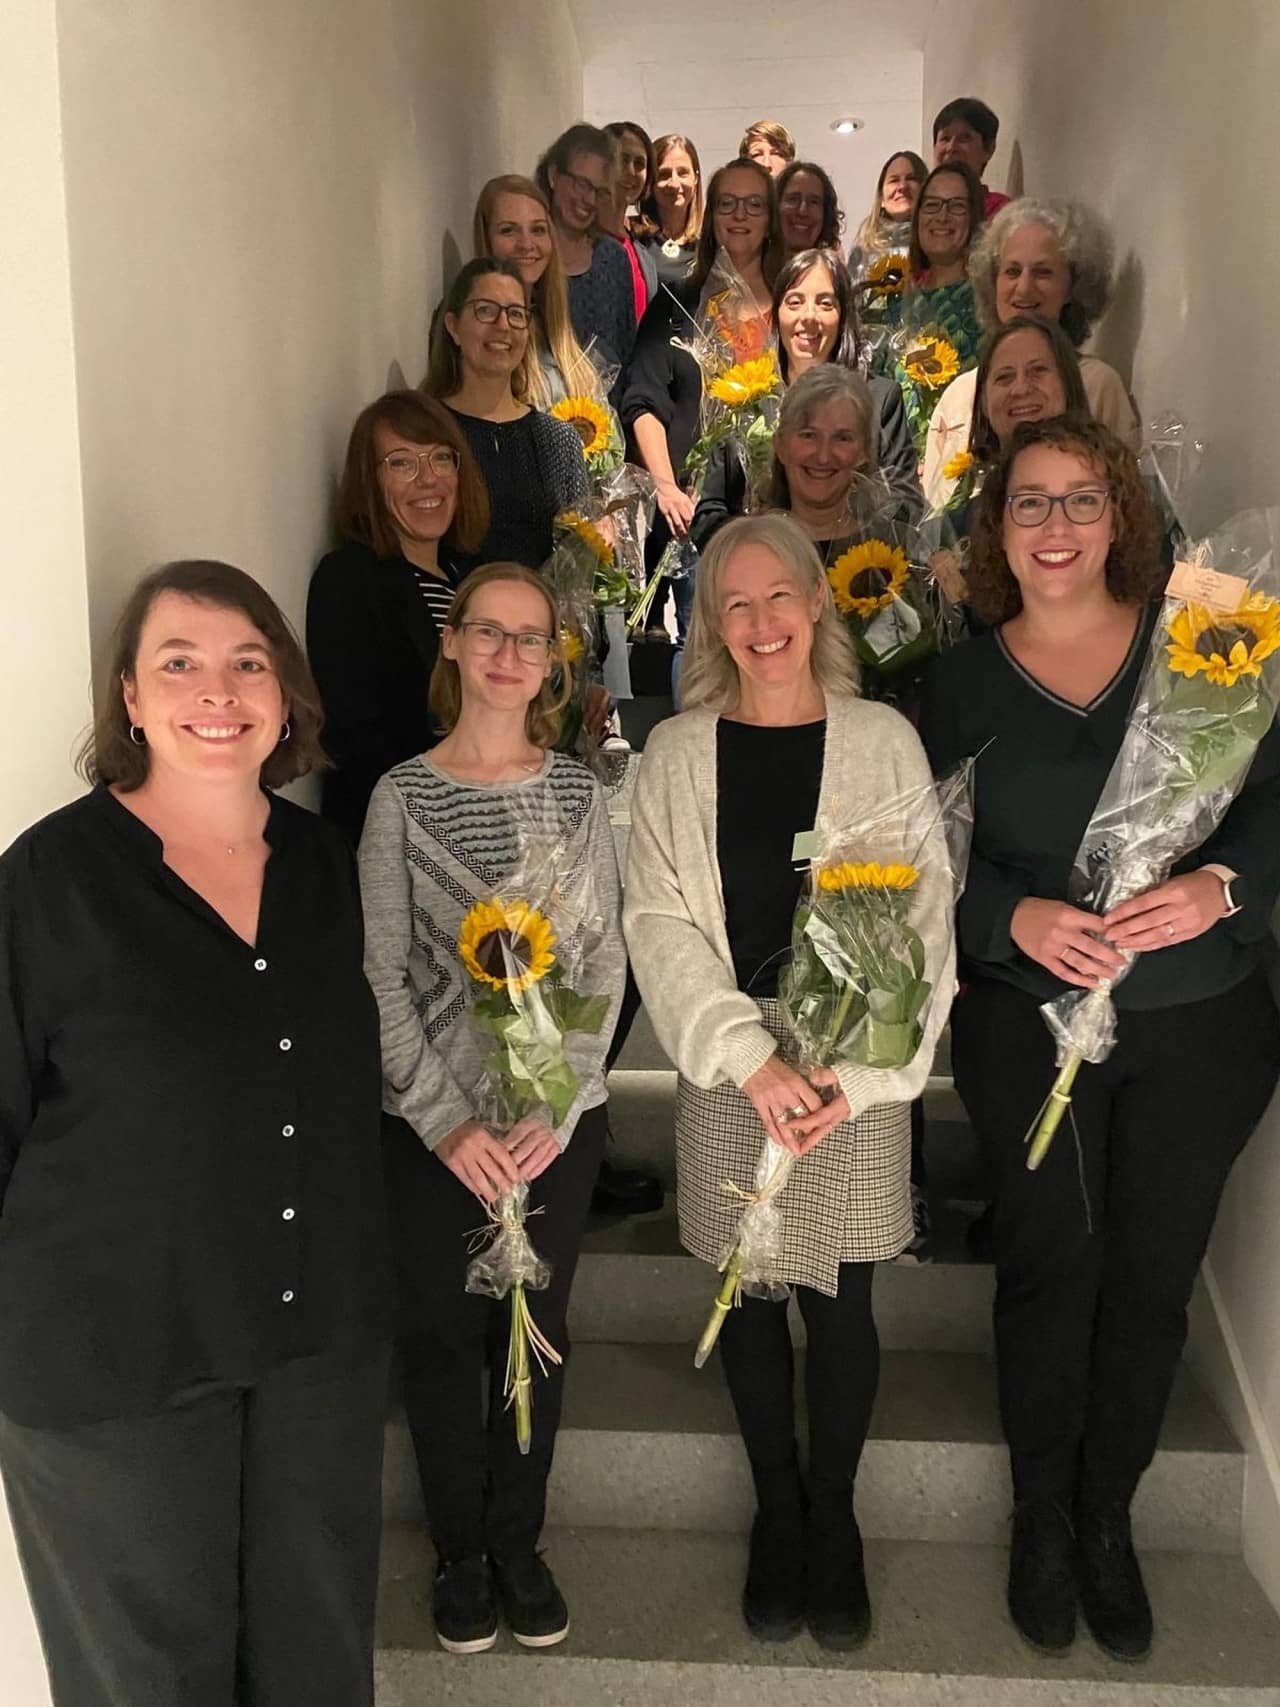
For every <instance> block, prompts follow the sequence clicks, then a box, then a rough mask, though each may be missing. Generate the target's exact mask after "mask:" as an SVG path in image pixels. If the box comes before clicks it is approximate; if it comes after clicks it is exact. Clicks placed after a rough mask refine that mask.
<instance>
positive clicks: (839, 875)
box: [818, 859, 920, 894]
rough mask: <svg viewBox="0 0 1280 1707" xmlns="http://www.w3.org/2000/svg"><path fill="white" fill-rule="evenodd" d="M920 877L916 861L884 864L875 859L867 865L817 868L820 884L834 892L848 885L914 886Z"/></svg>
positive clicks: (850, 886)
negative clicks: (904, 863)
mask: <svg viewBox="0 0 1280 1707" xmlns="http://www.w3.org/2000/svg"><path fill="white" fill-rule="evenodd" d="M919 877H920V873H919V872H918V871H917V870H916V868H915V866H914V865H881V864H880V861H879V860H878V859H873V860H869V861H868V862H867V864H866V865H850V864H848V863H847V862H846V863H845V864H843V865H824V866H823V867H822V869H821V870H820V871H819V872H818V887H819V888H820V889H826V890H828V891H829V892H830V893H832V894H843V893H844V891H845V890H846V889H913V888H914V887H915V885H916V882H917V881H918V879H919Z"/></svg>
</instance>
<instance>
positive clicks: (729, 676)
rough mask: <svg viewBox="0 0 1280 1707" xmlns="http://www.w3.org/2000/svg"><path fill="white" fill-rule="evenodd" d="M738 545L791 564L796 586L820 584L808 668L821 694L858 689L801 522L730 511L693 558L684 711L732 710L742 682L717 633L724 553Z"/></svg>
mask: <svg viewBox="0 0 1280 1707" xmlns="http://www.w3.org/2000/svg"><path fill="white" fill-rule="evenodd" d="M744 545H761V546H763V547H764V548H765V550H766V551H771V552H772V553H773V555H774V556H775V557H776V558H777V559H778V562H779V563H781V564H782V566H783V567H784V568H785V569H788V570H790V572H791V573H792V575H794V577H795V579H796V580H797V582H798V583H799V584H800V586H801V588H802V589H803V590H804V591H805V592H806V593H812V592H813V591H815V590H816V589H817V588H819V587H821V589H822V609H821V610H820V611H819V613H818V620H817V623H816V624H815V625H814V630H813V650H812V652H811V653H810V655H809V668H810V670H811V671H812V672H813V679H814V680H815V681H816V682H817V684H818V686H819V687H820V688H822V689H823V691H824V692H827V693H837V694H856V693H857V691H858V661H857V657H856V655H855V653H854V650H853V642H852V641H851V640H850V638H849V631H848V629H847V628H846V627H845V625H844V623H843V622H842V621H841V619H840V616H839V614H838V613H837V611H836V607H835V600H834V599H833V598H832V596H831V587H830V585H829V583H828V581H827V576H826V571H825V570H824V569H823V567H822V560H821V558H820V557H819V556H818V552H817V548H816V547H815V545H814V543H813V541H812V540H811V539H810V538H809V536H808V534H807V533H806V532H805V531H804V529H803V528H802V527H801V526H800V524H799V522H797V521H795V520H793V518H792V517H791V516H786V515H779V514H776V513H771V514H768V515H760V516H736V517H735V518H734V519H733V521H731V522H726V524H725V525H724V527H722V528H721V529H720V531H719V532H718V533H717V534H716V536H715V538H714V539H713V540H712V541H711V544H710V545H709V546H708V547H707V549H706V551H705V552H704V553H703V554H702V557H701V559H700V560H699V563H698V573H697V578H696V580H695V581H694V584H693V620H692V622H691V623H690V625H689V638H688V640H687V641H686V643H685V649H684V668H683V669H682V670H681V673H680V703H681V705H682V706H683V707H684V709H685V710H686V711H692V710H693V709H694V708H695V707H702V708H703V709H704V710H707V711H732V710H733V708H734V706H736V705H737V703H738V698H739V695H740V692H741V683H740V682H739V679H738V666H737V665H736V664H735V663H734V661H733V659H732V657H731V656H730V653H729V649H728V647H727V646H726V645H725V643H724V640H723V638H722V637H721V633H720V581H721V577H722V575H723V573H724V570H725V568H726V567H727V565H728V563H729V559H730V558H731V557H733V556H734V554H735V553H736V552H737V551H738V550H739V549H740V548H741V547H742V546H744Z"/></svg>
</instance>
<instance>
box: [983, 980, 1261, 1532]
mask: <svg viewBox="0 0 1280 1707" xmlns="http://www.w3.org/2000/svg"><path fill="white" fill-rule="evenodd" d="M951 1035H952V1060H953V1063H954V1070H955V1080H956V1088H957V1089H958V1091H959V1092H960V1095H961V1097H962V1098H963V1100H964V1105H965V1107H966V1108H967V1110H968V1111H969V1118H970V1119H971V1120H972V1121H973V1124H974V1127H975V1129H976V1130H977V1133H978V1136H979V1139H980V1140H981V1142H982V1144H983V1146H984V1148H985V1150H986V1152H987V1155H988V1157H989V1159H990V1163H991V1172H992V1178H993V1180H994V1182H995V1216H994V1222H993V1228H992V1232H993V1240H994V1249H995V1262H996V1305H995V1330H996V1352H997V1358H998V1367H999V1381H1000V1409H1001V1415H1002V1419H1003V1422H1004V1432H1005V1438H1006V1439H1007V1441H1008V1443H1009V1451H1010V1456H1011V1459H1012V1468H1013V1482H1014V1493H1015V1496H1016V1497H1017V1498H1018V1499H1026V1498H1029V1497H1038V1496H1042V1495H1051V1496H1053V1497H1055V1498H1057V1499H1060V1500H1063V1501H1068V1500H1070V1499H1071V1498H1072V1497H1073V1495H1074V1494H1075V1493H1076V1491H1077V1490H1078V1489H1079V1488H1083V1490H1084V1492H1085V1493H1086V1494H1087V1496H1088V1497H1090V1498H1091V1499H1096V1500H1101V1501H1109V1500H1113V1499H1118V1500H1122V1501H1125V1502H1127V1501H1128V1500H1129V1499H1131V1498H1132V1496H1133V1493H1134V1490H1135V1489H1136V1488H1137V1485H1138V1482H1139V1480H1140V1478H1141V1476H1142V1474H1143V1471H1144V1470H1145V1469H1146V1468H1147V1466H1148V1464H1150V1462H1151V1459H1152V1457H1153V1455H1154V1453H1155V1449H1156V1442H1157V1440H1158V1437H1159V1433H1160V1425H1161V1422H1162V1420H1163V1417H1164V1413H1165V1407H1166V1406H1167V1404H1168V1401H1169V1391H1170V1388H1171V1387H1172V1384H1173V1377H1174V1372H1175V1370H1176V1368H1177V1364H1178V1359H1179V1356H1180V1355H1181V1352H1182V1345H1183V1341H1184V1339H1185V1337H1186V1310H1187V1303H1188V1301H1189V1299H1190V1297H1191V1289H1192V1286H1193V1285H1194V1283H1195V1277H1196V1271H1197V1269H1198V1268H1199V1266H1200V1262H1201V1259H1202V1258H1203V1256H1204V1252H1205V1247H1206V1246H1207V1244H1208V1242H1209V1234H1210V1232H1211V1231H1212V1229H1213V1221H1214V1216H1215V1215H1216V1214H1217V1209H1218V1201H1219V1199H1220V1197H1221V1195H1222V1189H1223V1186H1224V1185H1225V1184H1226V1179H1227V1175H1228V1173H1229V1172H1230V1170H1231V1165H1232V1163H1233V1162H1234V1161H1235V1159H1236V1157H1237V1156H1238V1155H1239V1153H1240V1151H1241V1150H1242V1149H1243V1148H1244V1145H1245V1142H1246V1140H1247V1139H1248V1137H1249V1134H1250V1133H1251V1132H1252V1131H1253V1129H1254V1127H1255V1126H1256V1124H1257V1122H1258V1120H1259V1119H1260V1118H1261V1116H1262V1113H1263V1110H1264V1109H1265V1108H1266V1106H1267V1103H1268V1101H1269V1099H1270V1097H1271V1093H1272V1091H1273V1089H1274V1087H1275V1083H1276V1075H1277V1072H1278V1071H1280V1020H1278V1019H1277V1015H1276V1010H1275V1004H1274V1003H1273V1001H1272V999H1271V992H1270V989H1269V988H1268V985H1267V982H1266V980H1265V978H1264V977H1263V976H1262V974H1261V973H1255V974H1254V975H1253V976H1251V977H1250V978H1248V979H1246V980H1245V981H1244V982H1243V983H1242V984H1239V985H1237V986H1236V988H1235V989H1233V990H1229V991H1227V992H1226V993H1225V994H1224V995H1221V996H1216V997H1213V998H1212V999H1211V1000H1208V1001H1202V1002H1189V1003H1186V1004H1184V1005H1181V1006H1178V1007H1170V1008H1161V1009H1158V1010H1154V1011H1147V1012H1132V1011H1130V1012H1121V1014H1120V1016H1119V1039H1118V1042H1117V1044H1116V1047H1115V1049H1114V1051H1113V1052H1112V1054H1111V1056H1110V1057H1109V1059H1108V1060H1106V1061H1105V1062H1103V1063H1102V1064H1101V1065H1100V1066H1096V1067H1094V1066H1089V1065H1085V1066H1083V1067H1081V1069H1080V1072H1079V1076H1078V1077H1077V1079H1076V1083H1075V1095H1074V1100H1073V1102H1072V1106H1071V1110H1070V1112H1069V1114H1068V1116H1067V1118H1066V1119H1064V1121H1063V1123H1062V1125H1061V1126H1060V1127H1059V1129H1058V1134H1057V1137H1056V1138H1055V1140H1054V1143H1053V1146H1052V1148H1051V1149H1050V1151H1049V1154H1048V1156H1047V1157H1046V1159H1045V1161H1044V1162H1043V1163H1042V1164H1041V1166H1040V1168H1039V1170H1038V1171H1037V1172H1036V1173H1029V1172H1028V1171H1027V1168H1026V1150H1025V1148H1024V1145H1023V1139H1024V1137H1025V1136H1026V1132H1027V1129H1028V1127H1029V1126H1030V1125H1031V1124H1032V1123H1033V1121H1034V1119H1035V1117H1036V1114H1037V1111H1038V1109H1039V1107H1040V1104H1041V1102H1042V1101H1043V1099H1044V1097H1045V1095H1046V1094H1047V1092H1048V1090H1049V1086H1050V1085H1051V1083H1052V1082H1053V1077H1054V1072H1055V1066H1054V1055H1053V1042H1052V1039H1051V1038H1050V1035H1049V1030H1048V1027H1047V1026H1046V1025H1045V1023H1044V1019H1043V1018H1042V1016H1041V1014H1040V1012H1039V1008H1038V1004H1037V1001H1036V998H1035V997H1034V996H1030V995H1027V994H1025V993H1024V992H1023V991H1021V990H1018V989H1015V988H1014V987H1013V986H1012V985H1008V984H1001V983H998V982H996V981H995V980H990V979H988V980H982V981H979V982H976V983H974V984H971V985H970V986H969V988H968V989H967V990H966V991H965V992H964V993H963V994H962V995H961V996H960V998H959V1000H958V1001H957V1002H956V1004H955V1006H954V1007H953V1009H952V1011H951Z"/></svg>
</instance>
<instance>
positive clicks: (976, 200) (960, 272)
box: [882, 164, 982, 461]
mask: <svg viewBox="0 0 1280 1707" xmlns="http://www.w3.org/2000/svg"><path fill="white" fill-rule="evenodd" d="M981 224H982V186H981V184H980V183H979V182H978V180H977V178H976V177H975V176H974V174H973V173H972V172H971V171H970V170H969V168H968V167H967V166H963V165H959V164H951V165H947V166H935V167H934V169H933V171H932V172H930V174H929V176H928V177H927V178H926V179H925V181H924V185H923V187H922V188H921V191H920V195H919V197H918V198H917V201H916V205H915V208H914V210H913V212H912V216H911V240H910V247H909V250H908V265H909V269H910V283H909V284H908V286H907V289H906V290H905V291H904V292H903V294H902V296H901V297H900V298H899V302H900V304H901V307H900V309H899V315H898V327H897V331H896V333H895V334H894V337H893V339H892V340H891V343H890V345H889V347H888V350H887V351H886V352H885V355H884V357H883V358H882V359H883V361H884V364H885V369H886V371H888V372H889V373H891V374H892V377H893V378H894V379H895V380H896V381H897V382H898V384H899V385H900V386H901V387H902V400H903V402H904V404H905V405H906V410H907V421H908V423H909V425H910V427H911V434H912V438H913V439H914V440H915V445H916V452H917V455H918V456H919V457H920V458H921V460H922V461H923V458H924V451H925V440H926V437H927V435H928V432H929V422H930V420H931V418H932V416H933V411H934V409H935V408H936V407H937V403H938V399H939V398H940V397H941V396H942V393H943V392H944V391H945V390H946V388H947V386H948V385H950V383H951V381H952V380H953V379H954V378H955V377H956V375H957V374H960V373H963V372H964V371H965V370H966V369H967V368H971V367H973V366H975V365H976V363H977V360H978V346H979V344H980V342H981V337H982V334H981V330H980V328H979V326H978V316H977V310H976V308H975V306H974V300H973V287H972V285H971V284H970V283H969V276H968V261H969V245H970V243H971V242H972V241H973V239H974V237H975V236H976V235H977V232H978V228H979V227H980V226H981Z"/></svg>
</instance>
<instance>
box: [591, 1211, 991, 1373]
mask: <svg viewBox="0 0 1280 1707" xmlns="http://www.w3.org/2000/svg"><path fill="white" fill-rule="evenodd" d="M965 1224H966V1223H965V1220H964V1218H963V1217H962V1216H960V1215H958V1214H957V1213H955V1212H953V1211H949V1209H948V1207H947V1206H946V1205H942V1206H940V1208H939V1212H938V1215H937V1217H936V1218H935V1222H934V1235H933V1243H932V1248H933V1250H934V1252H935V1254H936V1257H937V1258H938V1259H941V1258H942V1257H943V1256H944V1255H946V1256H947V1257H948V1258H952V1259H955V1260H949V1261H942V1260H935V1261H933V1262H931V1263H929V1264H926V1265H924V1266H919V1267H916V1266H909V1265H907V1264H903V1263H881V1264H880V1265H879V1267H878V1270H877V1273H876V1282H875V1310H876V1324H877V1326H878V1328H879V1330H880V1343H881V1345H882V1346H884V1347H885V1349H886V1350H890V1351H929V1350H937V1351H965V1352H985V1351H988V1350H989V1349H990V1346H991V1299H992V1293H993V1291H994V1284H995V1283H994V1276H993V1273H992V1270H991V1269H990V1268H985V1267H981V1266H979V1265H978V1264H976V1263H970V1262H968V1261H966V1260H965V1250H964V1227H965ZM716 1284H717V1276H716V1275H715V1273H714V1271H713V1270H712V1269H711V1268H710V1267H709V1266H708V1265H707V1264H706V1263H703V1262H699V1261H698V1260H697V1259H696V1258H695V1257H691V1256H689V1255H687V1254H686V1253H685V1252H684V1251H682V1250H681V1248H680V1240H679V1235H678V1232H677V1223H676V1212H675V1205H674V1202H673V1201H672V1199H671V1198H668V1200H667V1203H666V1205H665V1206H664V1208H663V1209H662V1210H661V1211H659V1212H657V1213H656V1214H653V1215H638V1216H631V1217H628V1218H627V1219H625V1220H615V1221H601V1222H599V1223H597V1224H596V1225H594V1226H592V1227H589V1228H588V1230H587V1234H586V1237H585V1238H584V1240H583V1244H582V1255H581V1257H580V1258H579V1259H578V1272H577V1275H576V1276H575V1279H574V1283H573V1302H572V1305H571V1308H570V1315H569V1329H570V1333H571V1334H572V1336H573V1341H574V1344H575V1345H583V1344H585V1343H587V1342H588V1341H600V1340H608V1341H631V1342H636V1341H651V1342H657V1343H660V1344H661V1343H664V1342H665V1343H668V1344H673V1345H675V1344H684V1345H690V1346H692V1345H695V1344H696V1343H697V1340H698V1337H699V1335H700V1334H701V1333H702V1329H703V1327H704V1326H705V1324H706V1319H707V1311H708V1309H709V1308H710V1304H711V1297H712V1294H713V1293H714V1291H715V1287H716ZM792 1329H793V1335H794V1337H795V1339H796V1342H797V1344H803V1342H804V1324H803V1322H802V1321H801V1320H800V1317H799V1312H798V1311H796V1310H795V1309H793V1310H792Z"/></svg>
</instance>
